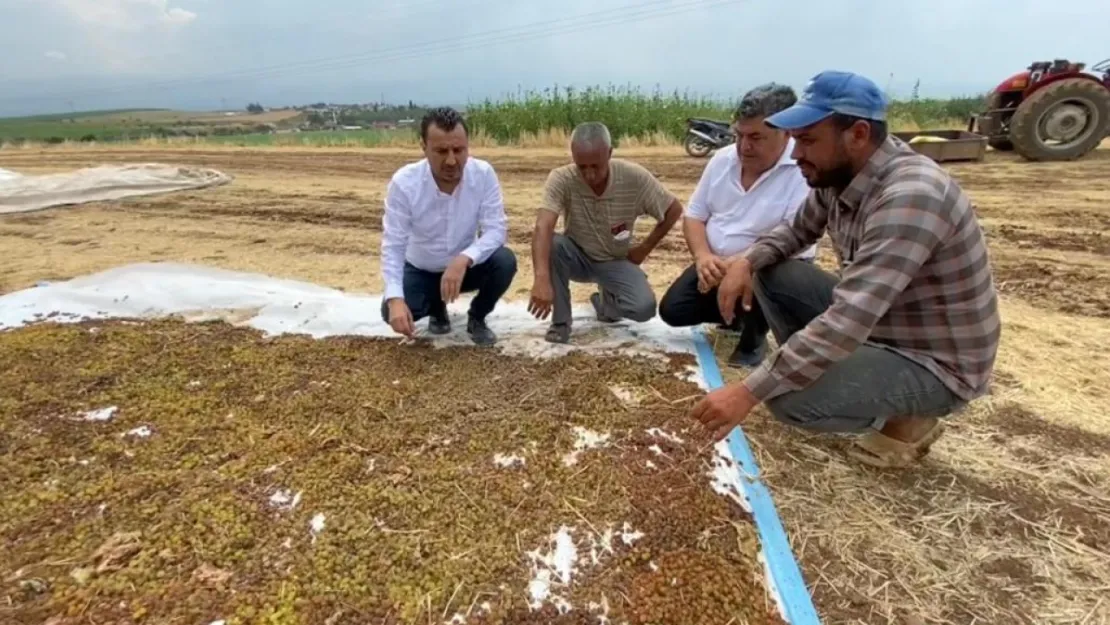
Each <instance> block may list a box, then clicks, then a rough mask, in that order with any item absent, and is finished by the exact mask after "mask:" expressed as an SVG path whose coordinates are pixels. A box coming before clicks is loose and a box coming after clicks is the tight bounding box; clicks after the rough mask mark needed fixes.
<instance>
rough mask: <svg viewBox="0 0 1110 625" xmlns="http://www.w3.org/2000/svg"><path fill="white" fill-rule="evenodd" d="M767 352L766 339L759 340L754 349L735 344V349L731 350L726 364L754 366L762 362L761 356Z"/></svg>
mask: <svg viewBox="0 0 1110 625" xmlns="http://www.w3.org/2000/svg"><path fill="white" fill-rule="evenodd" d="M766 353H767V341H766V340H764V341H760V342H759V345H758V346H756V347H755V348H754V349H740V346H739V345H737V346H736V349H734V350H733V351H732V355H731V356H729V357H728V366H730V367H733V368H737V369H739V368H742V367H748V368H755V367H758V366H759V363H761V362H763V357H764V355H765V354H766Z"/></svg>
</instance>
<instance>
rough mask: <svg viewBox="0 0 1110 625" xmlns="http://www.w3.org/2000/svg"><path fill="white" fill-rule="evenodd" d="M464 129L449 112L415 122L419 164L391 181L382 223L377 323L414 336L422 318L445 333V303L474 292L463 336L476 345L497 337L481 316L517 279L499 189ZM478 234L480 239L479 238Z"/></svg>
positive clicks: (447, 328) (457, 116)
mask: <svg viewBox="0 0 1110 625" xmlns="http://www.w3.org/2000/svg"><path fill="white" fill-rule="evenodd" d="M468 140H469V130H468V128H467V125H466V122H465V121H464V120H463V117H462V115H460V114H459V113H458V112H457V111H455V110H454V109H451V108H447V107H444V108H437V109H434V110H432V111H429V112H428V113H427V114H426V115H425V116H424V118H423V119H422V120H421V121H420V143H421V147H422V148H423V150H424V158H423V159H421V160H420V161H417V162H415V163H409V164H408V165H405V166H403V167H401V168H400V169H398V170H397V172H396V173H394V174H393V178H392V179H391V180H390V181H389V186H388V188H387V190H386V197H385V215H384V216H383V218H382V251H381V258H382V260H381V263H382V278H383V279H384V281H385V297H384V298H383V301H382V318H383V319H385V320H386V321H387V322H388V323H389V325H390V327H392V328H393V330H394V331H395V332H398V333H400V334H403V335H405V336H408V337H412V336H413V335H414V333H415V323H416V322H417V321H419V320H421V319H423V318H424V317H428V318H429V319H428V330H429V331H430V332H431V333H432V334H446V333H448V332H450V331H451V322H450V319H449V318H448V315H447V304H449V303H451V302H454V301H455V300H456V299H457V298H458V296H459V293H469V292H472V291H477V292H478V294H477V295H476V296H475V297H474V299H472V300H471V302H470V311H469V314H468V315H467V323H466V331H467V333H468V334H469V335H470V338H471V340H473V341H474V342H475V343H477V344H478V345H492V344H493V343H495V342H496V341H497V337H496V335H494V333H493V331H492V330H490V328H489V326H487V325H486V316H487V315H489V313H490V312H491V311H492V310H493V308H494V306H496V304H497V300H499V299H500V298H501V296H502V295H504V294H505V292H506V291H507V290H508V289H509V284H510V283H511V282H512V281H513V277H514V276H515V275H516V256H515V255H514V254H513V252H512V251H511V250H510V249H509V248H507V247H505V239H506V236H507V230H508V220H507V218H506V216H505V204H504V200H503V198H502V194H501V185H500V183H499V182H498V180H497V174H496V173H495V172H494V170H493V167H492V166H491V165H490V164H489V163H488V162H486V161H483V160H481V159H477V158H469V155H468ZM479 230H480V231H481V234H480V235H479V234H478V232H479Z"/></svg>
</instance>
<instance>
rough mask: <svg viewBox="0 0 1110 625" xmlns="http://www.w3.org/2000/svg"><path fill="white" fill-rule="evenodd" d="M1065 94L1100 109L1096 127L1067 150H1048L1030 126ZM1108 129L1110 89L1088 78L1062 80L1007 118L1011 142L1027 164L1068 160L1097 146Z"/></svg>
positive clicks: (1022, 105)
mask: <svg viewBox="0 0 1110 625" xmlns="http://www.w3.org/2000/svg"><path fill="white" fill-rule="evenodd" d="M1068 92H1073V93H1075V94H1076V95H1084V96H1086V97H1087V98H1089V99H1090V100H1091V101H1092V102H1094V103H1095V105H1096V106H1099V107H1100V110H1099V119H1098V126H1097V127H1096V128H1095V132H1093V133H1092V134H1091V136H1090V137H1089V138H1088V139H1087V140H1086V141H1084V142H1083V143H1080V144H1077V145H1075V146H1072V147H1071V148H1069V149H1067V150H1050V149H1047V148H1045V147H1044V145H1043V144H1041V142H1040V141H1038V140H1037V138H1036V136H1035V134H1036V129H1035V128H1034V127H1033V125H1034V123H1035V121H1036V119H1037V117H1039V116H1040V115H1041V113H1043V112H1044V109H1045V108H1046V107H1048V106H1050V105H1051V104H1052V103H1054V102H1056V101H1057V100H1059V99H1061V98H1062V97H1065V96H1066V94H1067V93H1068ZM1108 129H1110V89H1107V88H1106V87H1103V86H1102V85H1101V84H1099V83H1097V82H1095V81H1094V80H1090V79H1087V78H1065V79H1062V80H1059V81H1057V82H1054V83H1052V84H1050V85H1047V86H1045V87H1043V88H1041V89H1040V90H1038V91H1036V92H1034V93H1033V95H1031V96H1029V97H1028V98H1026V99H1025V101H1024V102H1022V103H1021V105H1020V106H1019V107H1018V110H1017V111H1015V112H1014V115H1013V117H1012V118H1011V119H1010V141H1011V143H1012V144H1013V149H1014V151H1015V152H1017V153H1018V154H1020V155H1021V156H1022V157H1023V158H1025V159H1026V160H1030V161H1071V160H1075V159H1077V158H1081V157H1083V156H1085V155H1086V154H1087V153H1088V152H1090V151H1091V150H1093V149H1095V148H1096V147H1098V145H1099V144H1100V143H1102V140H1103V139H1104V138H1105V137H1106V134H1107V130H1108Z"/></svg>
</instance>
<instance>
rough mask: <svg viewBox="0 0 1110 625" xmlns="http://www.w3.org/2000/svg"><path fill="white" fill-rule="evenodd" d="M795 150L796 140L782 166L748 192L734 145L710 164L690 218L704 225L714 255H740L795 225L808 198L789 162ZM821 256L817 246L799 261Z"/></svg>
mask: <svg viewBox="0 0 1110 625" xmlns="http://www.w3.org/2000/svg"><path fill="white" fill-rule="evenodd" d="M793 149H794V139H790V140H789V141H788V143H787V144H786V149H785V150H783V153H782V157H780V158H779V160H778V162H776V163H775V164H774V165H773V166H772V167H771V168H770V169H768V170H767V171H765V172H763V174H762V175H761V176H759V178H758V179H756V181H755V183H754V184H752V186H751V188H750V189H748V190H747V191H745V190H744V188H743V187H742V186H740V170H741V162H740V155H739V154H737V153H736V146H735V145H730V146H728V147H726V148H722V149H720V150H718V151H717V153H716V154H714V155H713V157H712V158H710V159H709V162H708V163H706V165H705V170H704V171H703V172H702V175H701V179H700V180H699V181H698V186H697V188H695V189H694V194H693V195H692V196H691V197H690V202H689V204H687V206H686V215H685V216H686V217H688V218H691V219H696V220H698V221H700V222H702V223H704V224H705V233H706V238H707V239H708V241H709V249H710V250H711V251H712V252H713V253H714V254H716V255H718V256H725V257H728V256H733V255H735V254H739V253H741V252H743V251H744V250H746V249H748V247H749V246H751V244H752V243H755V240H756V239H758V238H759V237H760V236H762V235H763V234H765V233H767V232H769V231H770V230H771V229H772V228H774V227H775V226H777V225H779V224H781V223H784V222H790V221H793V219H794V215H796V214H797V212H798V210H799V209H800V208H801V207H802V205H803V204H804V202H805V199H806V196H807V195H808V194H809V185H808V184H806V179H805V178H804V177H803V176H802V172H801V170H800V169H799V168H798V165H797V163H795V162H794V159H792V158H790V153H791V151H793ZM816 254H817V245H816V244H814V245H812V246H810V247H809V248H808V249H805V250H802V251H801V252H799V253H798V254H797V255H796V258H813V257H814V256H815V255H816Z"/></svg>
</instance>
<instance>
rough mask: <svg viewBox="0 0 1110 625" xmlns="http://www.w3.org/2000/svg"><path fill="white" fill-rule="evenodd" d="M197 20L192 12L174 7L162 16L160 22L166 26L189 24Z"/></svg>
mask: <svg viewBox="0 0 1110 625" xmlns="http://www.w3.org/2000/svg"><path fill="white" fill-rule="evenodd" d="M195 19H197V14H196V13H193V12H192V11H186V10H185V9H182V8H179V7H174V8H172V9H170V10H168V11H166V14H165V15H163V16H162V21H163V22H166V23H168V24H188V23H189V22H191V21H193V20H195Z"/></svg>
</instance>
